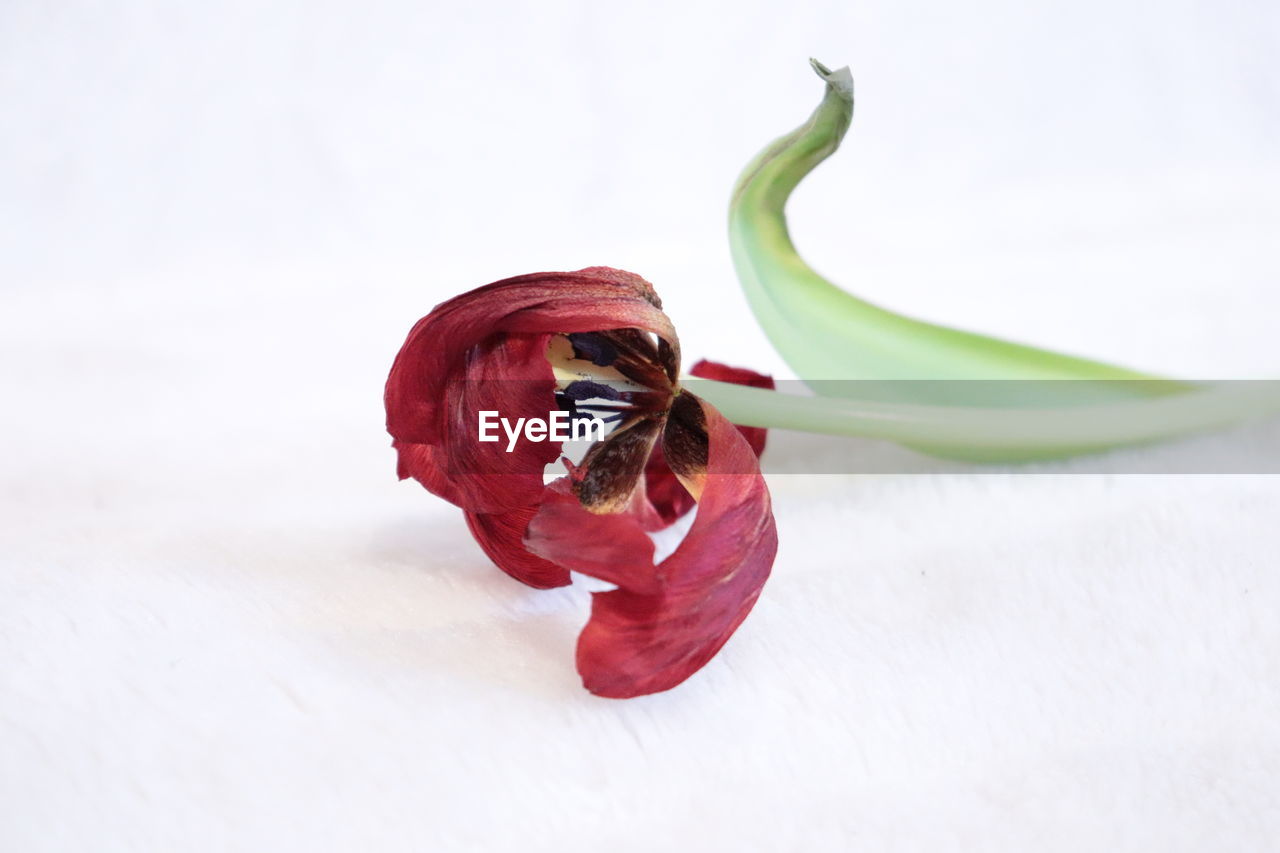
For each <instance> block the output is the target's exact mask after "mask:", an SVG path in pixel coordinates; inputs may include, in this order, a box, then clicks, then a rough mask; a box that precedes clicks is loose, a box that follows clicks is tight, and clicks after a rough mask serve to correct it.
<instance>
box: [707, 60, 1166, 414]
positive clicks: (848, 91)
mask: <svg viewBox="0 0 1280 853" xmlns="http://www.w3.org/2000/svg"><path fill="white" fill-rule="evenodd" d="M810 61H811V63H812V65H813V68H814V70H815V71H816V72H817V73H818V76H819V77H820V78H822V80H823V82H824V83H825V84H826V89H825V92H824V94H823V98H822V102H821V103H820V104H819V105H818V108H817V109H816V110H814V112H813V114H812V115H811V116H810V117H809V120H808V121H806V122H805V123H804V124H802V125H801V126H800V127H799V128H797V129H796V130H794V131H792V132H791V133H789V134H787V135H786V136H783V137H782V138H781V139H778V140H776V141H775V142H774V143H772V144H771V145H769V146H768V147H767V148H766V149H765V150H764V151H763V152H761V153H760V155H759V156H757V157H756V159H755V160H754V161H752V163H751V164H750V165H748V166H747V168H746V169H745V170H743V172H742V175H741V177H740V178H739V179H738V184H737V187H736V188H735V189H734V193H733V199H732V201H731V203H730V207H729V238H730V247H731V250H732V254H733V261H734V266H735V268H736V270H737V273H738V278H739V279H740V280H741V282H742V286H743V289H744V290H745V292H746V295H747V299H748V301H749V302H750V304H751V308H752V310H753V311H754V312H755V314H756V317H757V319H758V320H759V321H760V324H761V325H762V326H763V327H764V330H765V332H766V334H768V336H769V339H770V340H771V342H772V343H773V344H774V346H775V347H776V348H777V350H778V352H779V353H780V354H781V355H782V356H783V358H784V359H785V360H786V361H787V363H788V364H789V365H790V366H791V368H792V369H793V370H795V372H796V374H797V375H798V376H800V377H801V378H803V379H804V380H806V381H808V380H821V379H1036V380H1038V379H1089V380H1099V379H1124V380H1135V379H1151V378H1155V377H1153V376H1152V375H1151V374H1146V373H1141V372H1138V371H1134V370H1129V369H1127V368H1123V367H1116V366H1114V365H1109V364H1104V363H1102V362H1098V361H1093V360H1090V359H1084V358H1077V357H1075V356H1070V355H1064V354H1061V353H1055V352H1049V351H1047V350H1042V349H1038V348H1036V347H1030V346H1026V345H1024V344H1018V343H1013V342H1010V341H1004V340H998V339H995V338H991V337H987V336H985V335H979V334H975V333H973V332H967V331H962V330H959V329H952V328H948V327H946V326H939V325H935V324H933V323H926V322H924V321H922V320H917V319H915V318H912V317H907V316H904V315H901V314H896V313H894V312H892V311H889V310H886V309H884V308H881V307H879V306H877V305H873V304H872V303H870V302H867V301H865V300H862V299H859V298H857V297H855V296H853V295H851V294H849V293H846V292H845V291H843V290H841V289H840V288H838V287H836V286H835V285H834V284H832V283H831V282H829V281H827V280H826V279H824V278H823V277H822V276H820V275H818V274H817V273H816V272H814V270H813V269H812V268H810V267H809V265H808V264H806V263H805V261H804V259H803V258H801V257H800V254H799V253H798V252H797V251H796V248H795V245H794V244H793V243H792V241H791V235H790V233H789V232H788V230H787V222H786V215H785V212H784V209H785V207H786V204H787V200H788V198H790V196H791V192H792V190H794V189H795V187H796V185H797V184H798V183H799V182H800V181H801V180H802V179H803V178H804V177H805V176H806V175H808V174H809V172H810V171H812V170H813V169H814V168H815V167H816V166H817V165H818V164H819V163H821V162H822V161H823V160H825V159H826V158H827V157H829V156H830V155H831V154H833V153H834V152H835V151H836V149H837V148H839V146H840V142H841V140H842V139H843V138H844V135H845V131H847V130H848V128H849V124H850V122H851V121H852V118H853V78H852V77H851V76H850V74H849V69H848V68H841V69H840V70H838V71H831V70H829V69H827V68H826V67H825V66H823V65H822V64H821V63H819V62H817V61H815V60H810ZM909 388H910V386H903V387H900V388H895V389H894V390H896V391H899V392H901V391H905V390H909ZM1055 390H1056V391H1062V392H1065V393H1067V394H1069V395H1071V396H1072V398H1077V397H1076V395H1078V393H1079V392H1080V390H1081V387H1080V386H1074V385H1071V384H1069V383H1068V384H1066V385H1064V386H1062V387H1061V388H1059V389H1055ZM1111 390H1115V389H1111ZM1130 390H1132V389H1130ZM1164 390H1165V391H1166V392H1169V391H1172V390H1173V388H1172V386H1166V387H1165V389H1164ZM840 391H841V386H835V387H833V388H828V389H826V390H821V389H819V390H818V393H827V392H833V393H840ZM1049 402H1052V401H1049Z"/></svg>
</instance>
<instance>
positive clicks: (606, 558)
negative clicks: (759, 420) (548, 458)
mask: <svg viewBox="0 0 1280 853" xmlns="http://www.w3.org/2000/svg"><path fill="white" fill-rule="evenodd" d="M685 394H686V395H687V394H688V392H685ZM697 402H698V403H699V404H700V406H701V409H702V413H703V416H704V418H705V429H706V434H707V439H708V446H707V470H706V474H705V475H703V476H701V477H699V480H700V481H701V483H702V488H701V500H700V501H699V504H698V515H697V518H696V519H695V520H694V522H693V526H692V528H690V530H689V533H688V535H687V536H686V537H685V539H684V541H683V542H681V544H680V546H679V547H678V548H677V549H676V550H675V552H674V553H673V554H672V555H671V556H669V557H668V558H667V559H665V560H663V561H662V562H661V563H660V564H658V565H657V566H655V565H654V564H653V546H652V544H651V542H650V540H649V539H648V537H647V536H645V535H644V532H643V530H642V529H641V528H642V526H641V524H640V522H639V521H638V520H637V519H636V518H635V517H634V516H633V515H631V514H628V513H614V514H602V515H599V514H593V513H591V512H588V511H587V510H585V509H583V508H582V507H581V506H580V505H579V504H578V502H577V501H576V500H575V499H574V498H573V496H572V495H571V494H570V493H569V491H568V486H567V483H566V482H565V481H557V483H556V484H554V485H553V486H552V487H551V488H550V489H549V490H548V493H547V497H546V499H545V500H544V502H543V504H542V508H541V509H540V510H539V511H538V514H537V515H536V516H534V518H533V521H532V522H531V523H530V525H529V531H528V534H527V535H526V539H525V544H526V545H527V546H528V547H529V549H530V550H531V551H533V552H534V553H536V554H539V555H541V556H543V557H546V558H547V559H548V560H551V561H553V562H555V563H558V564H560V565H562V566H564V567H566V568H568V569H572V570H575V571H580V572H583V573H584V574H589V575H592V576H593V577H597V578H600V579H602V580H605V581H608V582H610V583H614V584H616V585H617V586H618V588H617V589H615V590H611V591H609V592H598V593H595V594H594V595H593V596H592V607H591V619H590V621H589V622H588V623H587V626H586V628H584V629H583V631H582V635H581V637H579V639H578V671H579V673H580V674H581V675H582V680H583V683H584V684H585V685H586V687H587V689H588V690H590V691H591V692H592V693H596V694H599V695H601V696H610V697H615V698H625V697H630V696H639V695H643V694H646V693H656V692H658V691H661V690H667V689H669V688H671V687H674V686H676V685H677V684H679V683H680V682H682V681H684V680H685V679H686V678H688V677H689V676H690V675H692V674H693V673H694V672H697V671H698V669H700V668H701V667H702V666H703V665H704V664H705V663H706V662H707V661H708V660H710V659H711V658H712V657H713V656H714V655H715V653H716V652H717V651H719V649H720V647H721V646H723V645H724V643H725V641H726V640H728V639H729V637H730V635H732V634H733V632H734V630H735V629H736V628H737V627H738V625H739V624H740V623H741V622H742V620H743V619H744V618H746V615H747V613H748V612H750V610H751V607H752V605H754V604H755V601H756V599H757V597H758V596H759V595H760V589H761V587H762V586H763V585H764V582H765V580H766V579H767V578H768V576H769V570H770V567H771V566H772V564H773V558H774V555H775V554H776V552H777V546H778V537H777V529H776V527H775V525H774V521H773V514H772V512H771V509H770V504H769V492H768V489H767V487H766V486H765V482H764V477H762V476H761V475H760V474H759V473H758V472H759V468H758V465H757V463H756V459H755V454H754V453H753V451H752V449H751V447H750V445H749V444H748V443H747V441H746V439H744V438H743V437H742V435H741V434H740V433H739V432H738V431H737V430H736V429H735V428H734V427H733V425H732V424H730V423H729V422H728V421H727V420H725V419H724V416H722V415H721V414H720V413H719V412H717V411H716V410H715V409H713V408H712V407H711V406H710V405H709V404H707V403H704V402H702V401H697ZM753 470H754V471H755V472H756V473H742V472H744V471H753Z"/></svg>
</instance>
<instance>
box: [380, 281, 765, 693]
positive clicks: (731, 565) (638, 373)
mask: <svg viewBox="0 0 1280 853" xmlns="http://www.w3.org/2000/svg"><path fill="white" fill-rule="evenodd" d="M679 368H680V344H679V340H678V339H677V337H676V334H675V329H674V328H673V327H672V325H671V321H670V320H669V319H668V318H667V316H666V315H665V314H664V313H663V312H662V303H661V301H660V300H659V299H658V296H657V294H656V293H655V292H654V290H653V287H652V285H650V284H649V282H647V281H645V280H644V279H642V278H640V277H639V276H637V275H634V274H632V273H627V272H623V271H621V270H614V269H609V268H606V267H592V268H590V269H584V270H579V271H577V272H556V273H536V274H533V275H525V276H518V277H516V278H510V279H506V280H504V281H499V282H496V283H494V284H490V285H487V286H485V287H481V288H478V289H476V290H473V291H471V292H469V293H465V294H463V295H461V296H458V297H455V298H453V299H451V300H449V301H447V302H444V303H442V304H441V305H438V306H437V307H436V308H435V310H433V311H432V312H431V313H430V314H429V315H427V316H426V317H424V318H423V319H422V320H420V321H419V322H418V323H417V325H415V326H414V327H413V329H412V331H410V333H409V337H408V340H406V341H405V344H404V346H403V347H402V348H401V350H400V353H399V355H397V356H396V360H395V363H394V364H393V365H392V368H391V375H390V376H389V377H388V379H387V387H386V407H387V431H388V432H390V433H391V436H392V437H393V439H394V442H393V446H394V447H395V449H396V451H397V453H398V455H399V474H400V477H401V479H404V478H406V477H413V478H414V479H416V480H417V481H418V482H420V483H421V484H422V485H423V486H425V487H426V488H427V489H428V490H429V491H431V492H433V493H434V494H436V495H439V496H440V497H442V498H444V499H446V500H448V501H450V502H452V503H454V504H456V505H457V506H459V507H461V508H462V509H463V511H464V512H465V514H466V518H467V523H468V525H469V526H470V528H471V532H472V534H473V535H474V536H475V538H476V540H477V542H479V544H480V547H481V548H483V549H484V551H485V553H486V554H487V555H488V556H489V557H490V559H492V560H493V562H494V563H496V564H497V565H498V567H499V568H501V569H502V570H503V571H505V572H506V573H507V574H509V575H511V576H512V577H514V578H516V579H517V580H519V581H522V582H524V583H526V584H529V585H530V586H535V587H542V588H546V587H556V586H563V585H566V584H568V583H569V582H570V574H569V573H570V571H576V572H581V573H583V574H586V575H590V576H592V577H595V578H599V579H601V580H603V581H606V582H608V583H611V584H614V585H616V589H612V590H609V591H607V592H597V593H594V594H593V597H592V599H593V600H592V608H591V618H590V621H589V622H588V623H587V626H586V628H584V629H583V632H582V635H581V636H580V638H579V640H578V653H577V663H578V671H579V673H580V674H581V675H582V679H583V683H584V684H585V685H586V687H587V689H588V690H590V691H591V692H593V693H597V694H599V695H602V696H610V697H618V698H622V697H629V696H638V695H642V694H646V693H655V692H658V691H661V690H666V689H669V688H671V687H674V686H675V685H677V684H679V683H681V682H682V681H684V680H685V679H686V678H688V677H689V676H690V675H692V674H693V673H694V672H696V671H697V670H698V669H700V668H701V667H702V666H703V665H704V664H705V663H706V662H707V661H708V660H710V659H711V658H712V657H713V656H714V655H715V653H716V652H717V651H719V649H720V647H721V646H723V645H724V643H725V641H726V640H728V639H729V637H730V635H732V633H733V632H734V630H735V629H736V628H737V627H738V625H739V624H740V623H741V622H742V620H743V619H744V618H746V615H747V613H748V612H750V610H751V607H752V605H754V604H755V601H756V598H757V597H758V596H759V595H760V589H761V587H762V586H763V585H764V582H765V580H766V578H768V576H769V570H770V568H771V566H772V564H773V558H774V555H775V553H776V551H777V531H776V528H775V526H774V521H773V514H772V511H771V509H770V503H769V492H768V489H767V488H766V486H765V482H764V478H763V477H762V476H761V474H760V468H759V463H758V461H757V456H758V454H759V452H760V450H762V449H763V446H764V430H762V429H750V428H743V429H741V430H740V429H739V428H737V427H735V426H733V425H732V424H731V423H729V421H727V420H726V419H725V418H724V416H723V415H721V414H720V413H719V412H718V411H716V409H715V408H713V407H712V406H710V405H709V404H708V403H707V402H705V401H704V400H701V399H699V398H698V397H697V396H695V395H694V394H692V393H690V392H689V391H688V390H686V389H684V388H682V387H681V386H680V382H679ZM693 372H694V374H695V375H700V376H704V377H707V378H715V379H720V380H722V381H730V382H736V383H739V384H748V385H755V386H759V387H771V386H772V381H771V380H770V379H768V378H767V377H764V376H761V375H759V374H755V373H752V372H751V371H743V370H738V369H735V368H729V367H725V366H723V365H715V364H711V363H709V362H701V363H699V364H698V365H697V366H695V368H694V371H693ZM556 411H567V412H569V414H570V416H571V417H574V418H579V417H596V418H598V419H600V420H603V421H606V422H608V423H610V424H612V426H613V429H612V431H611V432H609V434H608V435H607V436H606V437H605V438H604V439H603V440H601V441H598V442H597V443H596V444H594V445H593V446H592V447H591V449H590V450H589V451H588V452H587V453H586V455H585V456H584V457H583V459H582V461H581V462H580V463H579V464H577V465H574V464H572V463H570V462H569V461H568V460H567V459H564V460H563V461H564V463H565V465H566V467H567V468H568V473H567V474H566V475H565V476H563V477H561V478H559V479H558V480H555V481H553V482H551V483H550V484H546V483H545V482H544V480H545V478H544V474H543V472H544V469H545V468H546V466H547V465H548V464H549V463H552V462H555V461H556V460H558V459H562V455H561V454H562V449H563V444H562V442H559V441H536V440H528V439H529V437H530V436H529V434H528V433H526V436H525V440H516V438H515V437H514V436H513V438H512V442H511V443H510V444H508V443H506V442H503V441H496V442H482V441H480V440H478V436H477V424H478V422H479V420H480V418H481V412H498V413H500V414H501V415H502V417H504V418H506V419H508V420H510V421H512V422H514V421H516V420H517V419H520V418H524V419H532V418H547V417H548V414H549V413H553V412H556ZM694 504H696V505H697V515H696V516H695V518H694V521H693V524H692V526H691V527H690V529H689V531H688V533H687V534H686V535H685V537H684V539H683V540H682V541H681V543H680V544H679V546H678V547H677V548H676V550H675V551H674V552H673V553H672V554H671V555H670V556H668V557H667V558H666V559H664V560H662V561H661V562H659V563H656V564H655V562H654V545H653V541H652V540H651V539H650V538H649V536H648V535H647V532H649V531H653V530H656V529H659V528H661V527H663V526H665V525H666V524H669V523H670V522H671V521H673V520H675V519H676V518H678V517H680V516H681V515H683V514H684V513H685V512H686V511H687V510H689V509H690V508H692V507H693V505H694Z"/></svg>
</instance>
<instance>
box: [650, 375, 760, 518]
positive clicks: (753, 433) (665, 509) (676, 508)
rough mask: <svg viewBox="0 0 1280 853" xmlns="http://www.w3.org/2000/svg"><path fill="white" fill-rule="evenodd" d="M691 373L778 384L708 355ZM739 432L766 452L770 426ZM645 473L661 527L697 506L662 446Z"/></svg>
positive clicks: (745, 382)
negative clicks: (672, 470) (677, 476)
mask: <svg viewBox="0 0 1280 853" xmlns="http://www.w3.org/2000/svg"><path fill="white" fill-rule="evenodd" d="M689 373H690V374H692V375H693V376H696V377H698V378H699V379H716V380H719V381H720V382H732V383H733V384H735V385H748V386H750V387H752V388H768V389H769V390H773V387H774V382H773V377H772V376H766V375H765V374H763V373H757V372H756V371H754V370H748V369H747V368H745V367H730V366H729V365H727V364H720V363H718V362H714V361H708V360H707V359H705V358H704V359H702V360H701V361H699V362H698V363H697V364H695V365H694V366H693V369H692V370H690V371H689ZM738 431H739V432H741V433H742V436H743V438H745V439H746V440H747V443H748V444H750V445H751V449H752V451H754V452H755V454H756V456H759V455H760V454H761V453H763V452H764V447H765V440H766V437H767V436H768V433H769V431H768V430H767V429H765V428H763V427H749V426H739V427H738ZM644 474H645V487H646V490H647V492H648V495H649V501H650V503H652V504H653V509H654V511H655V512H656V513H657V516H658V518H659V519H660V520H661V522H662V524H661V525H659V527H661V526H665V525H668V524H671V523H672V522H674V521H675V520H676V519H678V518H680V517H681V516H683V515H684V514H685V513H686V512H688V511H689V510H691V509H693V505H694V503H695V501H694V499H693V496H692V495H690V494H689V493H688V492H687V491H686V490H685V488H684V486H682V485H681V484H680V481H679V480H678V479H676V477H675V475H673V474H672V473H671V468H670V466H668V465H667V460H666V457H665V456H664V455H663V452H662V446H661V445H658V446H657V447H655V448H654V450H653V455H652V456H650V457H649V464H648V466H647V467H646V468H645V472H644ZM650 529H657V528H650Z"/></svg>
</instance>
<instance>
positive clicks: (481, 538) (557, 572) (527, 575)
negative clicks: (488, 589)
mask: <svg viewBox="0 0 1280 853" xmlns="http://www.w3.org/2000/svg"><path fill="white" fill-rule="evenodd" d="M537 511H538V507H537V505H536V504H534V505H531V506H526V507H520V508H518V509H514V510H510V511H508V512H494V513H488V512H484V513H481V512H471V511H467V513H466V516H467V526H468V527H469V528H471V535H472V536H474V537H475V539H476V542H478V543H479V544H480V547H481V548H482V549H483V550H484V552H485V554H487V555H488V556H489V559H490V560H493V563H494V565H496V566H497V567H498V568H500V569H502V570H503V571H504V572H506V573H507V574H509V575H511V577H513V578H515V579H516V580H518V581H520V582H522V583H526V584H528V585H529V586H533V587H537V588H538V589H550V588H552V587H557V586H568V585H569V570H568V569H564V568H561V567H560V566H557V565H556V564H555V563H551V562H548V561H546V560H544V559H542V558H541V557H537V556H534V555H533V554H530V553H529V552H528V551H527V550H525V547H524V542H523V539H524V531H525V528H526V527H528V526H529V520H530V519H531V518H533V516H534V513H536V512H537Z"/></svg>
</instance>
